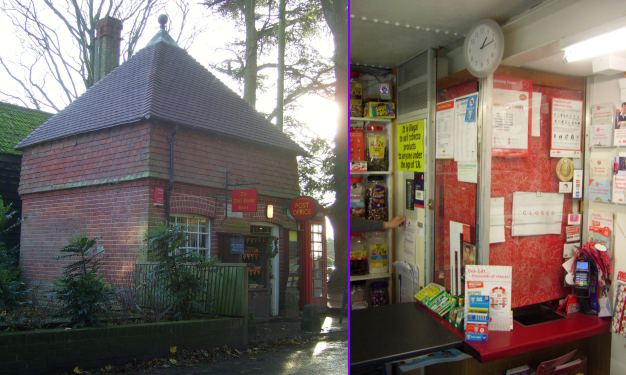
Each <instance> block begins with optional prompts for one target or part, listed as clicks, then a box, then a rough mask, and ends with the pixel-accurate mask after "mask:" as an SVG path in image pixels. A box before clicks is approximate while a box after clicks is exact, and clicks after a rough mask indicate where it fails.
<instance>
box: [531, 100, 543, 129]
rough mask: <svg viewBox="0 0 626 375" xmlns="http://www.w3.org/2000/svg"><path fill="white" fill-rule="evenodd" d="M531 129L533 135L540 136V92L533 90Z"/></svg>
mask: <svg viewBox="0 0 626 375" xmlns="http://www.w3.org/2000/svg"><path fill="white" fill-rule="evenodd" d="M531 111H532V130H531V135H532V136H533V137H540V136H541V93H540V92H533V102H532V109H531Z"/></svg>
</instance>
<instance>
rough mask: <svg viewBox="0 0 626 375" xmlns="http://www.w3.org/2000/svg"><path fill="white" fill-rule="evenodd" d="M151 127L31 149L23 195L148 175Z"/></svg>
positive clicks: (25, 160) (113, 131) (24, 170)
mask: <svg viewBox="0 0 626 375" xmlns="http://www.w3.org/2000/svg"><path fill="white" fill-rule="evenodd" d="M149 130H150V125H149V124H147V123H143V124H137V125H129V126H122V127H116V128H112V129H105V130H101V131H97V132H92V133H88V134H83V135H78V136H73V137H69V138H65V139H62V140H58V141H53V142H48V143H44V144H40V145H36V146H33V147H30V148H27V149H26V150H24V154H23V156H22V171H21V178H20V188H19V192H20V195H24V194H28V193H33V192H38V191H51V190H58V189H64V188H73V187H81V186H87V185H94V184H103V183H112V182H119V181H128V180H133V179H136V178H138V177H146V176H147V173H148V156H149V155H148V142H149V133H150V132H149Z"/></svg>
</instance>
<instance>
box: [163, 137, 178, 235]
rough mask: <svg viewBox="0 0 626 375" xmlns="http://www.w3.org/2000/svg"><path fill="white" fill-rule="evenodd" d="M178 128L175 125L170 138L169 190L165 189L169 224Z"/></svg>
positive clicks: (166, 218)
mask: <svg viewBox="0 0 626 375" xmlns="http://www.w3.org/2000/svg"><path fill="white" fill-rule="evenodd" d="M177 129H178V126H175V127H174V129H173V130H172V132H171V134H170V137H169V139H168V144H169V167H168V176H167V190H166V191H165V220H166V223H167V225H169V224H170V200H171V198H172V190H173V189H174V145H175V144H176V130H177Z"/></svg>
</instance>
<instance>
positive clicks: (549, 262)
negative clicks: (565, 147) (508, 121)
mask: <svg viewBox="0 0 626 375" xmlns="http://www.w3.org/2000/svg"><path fill="white" fill-rule="evenodd" d="M508 71H509V72H510V73H512V74H513V75H516V74H517V75H518V76H521V77H522V78H528V79H532V81H533V92H534V93H540V94H541V104H540V105H541V107H540V111H539V113H540V127H541V129H540V136H539V137H530V140H529V148H530V150H532V151H531V152H530V153H529V154H528V155H527V156H526V157H519V158H501V157H492V159H491V165H492V170H491V196H492V197H504V218H505V223H504V224H505V230H504V233H505V242H502V243H492V244H491V245H490V249H489V264H491V265H507V266H508V265H510V266H512V268H513V288H512V293H513V294H512V306H513V307H519V306H526V305H531V304H535V303H540V302H545V301H549V300H553V299H557V298H561V297H563V296H564V295H566V294H567V290H566V289H565V288H563V287H562V284H563V281H562V280H563V271H562V267H561V264H562V263H563V257H562V253H563V243H564V242H565V227H566V225H567V213H569V212H571V208H572V196H571V194H564V199H563V214H562V215H563V217H562V224H561V231H560V234H545V235H536V236H515V237H513V236H512V231H511V226H512V207H513V194H514V193H515V192H548V193H557V192H558V191H559V180H558V178H557V177H556V174H555V170H556V164H557V163H558V161H559V159H558V158H551V157H550V135H551V132H550V130H551V128H550V126H551V122H550V120H551V118H550V113H551V104H552V101H553V98H563V99H570V100H584V91H583V90H584V82H585V81H584V79H579V78H569V77H567V78H566V77H563V76H558V75H552V74H548V73H539V72H528V71H525V70H517V69H515V70H513V69H510V68H509V70H508ZM546 84H553V85H555V86H557V85H558V86H561V88H558V87H549V86H546ZM565 87H567V88H565ZM578 87H579V88H580V89H576V88H578Z"/></svg>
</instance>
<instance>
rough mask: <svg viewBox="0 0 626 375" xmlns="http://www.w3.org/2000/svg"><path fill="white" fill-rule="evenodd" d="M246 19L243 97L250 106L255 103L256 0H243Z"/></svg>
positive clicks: (253, 105)
mask: <svg viewBox="0 0 626 375" xmlns="http://www.w3.org/2000/svg"><path fill="white" fill-rule="evenodd" d="M243 11H244V18H245V21H246V68H245V71H244V77H243V99H244V100H245V101H246V102H248V104H250V106H251V107H252V108H254V107H255V105H256V88H257V70H258V67H257V50H258V38H259V37H258V32H257V29H256V25H255V20H256V0H245V1H244V9H243Z"/></svg>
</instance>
